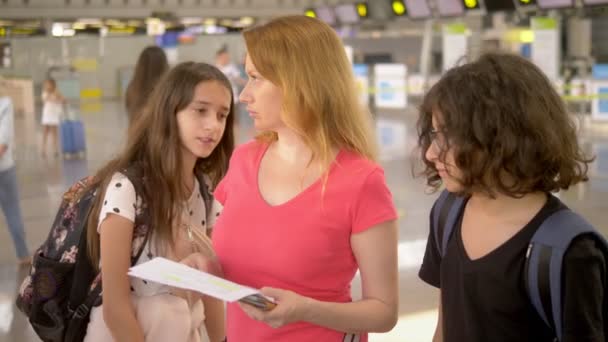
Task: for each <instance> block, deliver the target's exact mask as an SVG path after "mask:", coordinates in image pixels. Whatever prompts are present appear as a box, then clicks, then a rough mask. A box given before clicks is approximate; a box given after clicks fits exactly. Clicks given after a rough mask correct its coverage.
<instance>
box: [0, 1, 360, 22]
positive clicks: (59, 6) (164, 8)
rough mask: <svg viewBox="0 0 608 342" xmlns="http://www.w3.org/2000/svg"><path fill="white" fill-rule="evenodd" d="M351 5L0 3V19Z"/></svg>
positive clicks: (291, 10) (268, 11)
mask: <svg viewBox="0 0 608 342" xmlns="http://www.w3.org/2000/svg"><path fill="white" fill-rule="evenodd" d="M348 2H355V1H349V0H335V1H332V0H322V1H317V0H0V17H1V18H4V19H18V18H31V17H45V18H50V19H55V18H80V17H125V18H127V17H129V18H136V17H147V16H150V15H151V14H152V12H161V13H162V12H166V13H170V14H171V15H175V16H177V17H187V16H226V17H238V16H253V17H272V16H277V15H287V14H301V13H304V9H305V8H308V7H312V6H318V5H334V4H338V3H348Z"/></svg>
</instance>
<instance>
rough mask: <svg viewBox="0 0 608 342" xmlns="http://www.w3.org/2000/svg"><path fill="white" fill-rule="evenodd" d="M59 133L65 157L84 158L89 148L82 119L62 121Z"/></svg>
mask: <svg viewBox="0 0 608 342" xmlns="http://www.w3.org/2000/svg"><path fill="white" fill-rule="evenodd" d="M59 134H60V136H61V152H62V153H63V157H64V158H66V159H71V158H74V157H78V158H84V156H85V155H86V149H87V148H86V140H85V135H84V125H83V123H82V121H80V120H63V121H61V125H60V126H59Z"/></svg>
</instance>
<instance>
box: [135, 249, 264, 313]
mask: <svg viewBox="0 0 608 342" xmlns="http://www.w3.org/2000/svg"><path fill="white" fill-rule="evenodd" d="M129 275H130V276H133V277H137V278H141V279H144V280H148V281H153V282H156V283H160V284H164V285H169V286H173V287H177V288H180V289H185V290H192V291H196V292H200V293H202V294H206V295H208V296H211V297H214V298H217V299H221V300H223V301H226V302H234V301H237V300H240V299H241V298H243V297H247V296H249V295H252V294H258V293H260V292H259V291H258V290H256V289H252V288H250V287H247V286H243V285H239V284H237V283H234V282H231V281H229V280H226V279H222V278H220V277H216V276H214V275H211V274H209V273H205V272H201V271H199V270H196V269H194V268H191V267H188V266H186V265H184V264H180V263H178V262H175V261H171V260H168V259H165V258H160V257H159V258H154V259H152V260H150V261H148V262H145V263H143V264H139V265H137V266H134V267H131V268H130V269H129Z"/></svg>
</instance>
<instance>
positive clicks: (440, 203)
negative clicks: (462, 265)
mask: <svg viewBox="0 0 608 342" xmlns="http://www.w3.org/2000/svg"><path fill="white" fill-rule="evenodd" d="M464 204H465V198H464V197H461V196H457V195H456V194H453V193H451V192H449V191H447V190H443V192H441V195H439V198H438V199H437V201H435V204H434V205H433V209H432V211H431V212H432V222H431V229H432V230H433V234H434V235H435V242H436V243H437V250H438V251H439V255H440V256H441V257H443V255H444V253H445V250H446V249H447V246H448V241H449V240H450V236H451V235H452V231H453V230H454V227H455V226H456V221H457V219H458V214H459V213H460V211H461V210H462V207H463V206H464Z"/></svg>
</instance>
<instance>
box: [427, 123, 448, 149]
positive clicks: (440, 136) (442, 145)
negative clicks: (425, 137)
mask: <svg viewBox="0 0 608 342" xmlns="http://www.w3.org/2000/svg"><path fill="white" fill-rule="evenodd" d="M428 134H429V140H430V141H431V144H434V145H435V147H436V148H437V149H438V150H440V151H442V150H444V149H447V148H448V147H449V144H448V139H447V137H446V131H445V130H444V129H439V130H437V129H435V128H431V130H430V131H429V133H428Z"/></svg>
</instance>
